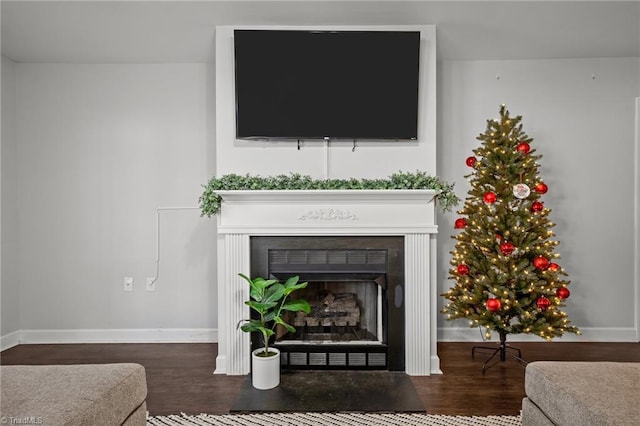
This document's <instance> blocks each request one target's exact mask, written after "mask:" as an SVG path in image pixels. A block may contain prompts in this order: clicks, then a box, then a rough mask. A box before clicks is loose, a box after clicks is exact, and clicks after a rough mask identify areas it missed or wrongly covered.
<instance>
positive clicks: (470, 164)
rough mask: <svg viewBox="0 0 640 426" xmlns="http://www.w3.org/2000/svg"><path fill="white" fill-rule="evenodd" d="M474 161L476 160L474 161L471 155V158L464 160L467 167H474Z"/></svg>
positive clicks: (474, 158)
mask: <svg viewBox="0 0 640 426" xmlns="http://www.w3.org/2000/svg"><path fill="white" fill-rule="evenodd" d="M476 161H478V160H477V159H476V157H474V156H473V155H472V156H471V157H467V159H466V160H465V163H466V164H467V166H469V167H473V166H475V165H476Z"/></svg>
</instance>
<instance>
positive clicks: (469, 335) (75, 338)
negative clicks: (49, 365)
mask: <svg viewBox="0 0 640 426" xmlns="http://www.w3.org/2000/svg"><path fill="white" fill-rule="evenodd" d="M478 330H479V329H477V328H470V327H469V328H463V327H440V328H438V341H439V342H481V341H482V335H481V334H480V332H479V331H478ZM581 331H582V335H580V336H576V335H575V334H572V333H566V334H565V335H564V336H562V337H560V338H556V339H554V342H637V341H638V337H637V336H638V330H636V329H635V328H633V327H628V328H597V327H592V328H588V327H587V328H581ZM493 334H494V336H493V340H495V339H496V338H497V334H496V333H493ZM509 340H510V341H512V342H542V341H544V340H542V339H541V338H540V337H538V336H534V335H530V334H519V335H514V336H509ZM217 341H218V329H215V328H195V329H193V328H169V329H115V330H110V329H100V330H19V331H14V332H12V333H9V334H6V335H4V336H0V351H4V350H6V349H9V348H12V347H14V346H17V345H19V344H54V343H215V342H217Z"/></svg>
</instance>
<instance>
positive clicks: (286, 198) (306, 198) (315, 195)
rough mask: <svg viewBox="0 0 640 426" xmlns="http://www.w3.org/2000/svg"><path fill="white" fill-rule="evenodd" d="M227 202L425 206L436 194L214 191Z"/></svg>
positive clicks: (403, 191) (404, 191)
mask: <svg viewBox="0 0 640 426" xmlns="http://www.w3.org/2000/svg"><path fill="white" fill-rule="evenodd" d="M216 193H217V194H218V195H220V196H221V197H222V199H223V200H224V201H226V202H228V203H246V202H250V203H260V202H267V203H271V202H291V203H307V202H310V201H311V202H318V201H325V202H326V201H351V202H372V201H373V202H382V203H384V202H387V203H395V202H398V201H418V202H423V203H429V202H431V201H432V200H433V198H434V197H435V196H436V195H437V194H438V191H435V190H430V189H335V190H333V189H332V190H329V189H319V190H318V189H287V190H278V189H273V190H271V189H268V190H233V191H227V190H222V191H216Z"/></svg>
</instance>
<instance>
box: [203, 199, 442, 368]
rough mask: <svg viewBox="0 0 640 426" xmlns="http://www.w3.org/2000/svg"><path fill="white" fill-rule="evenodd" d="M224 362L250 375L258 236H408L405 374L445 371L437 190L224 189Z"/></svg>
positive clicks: (220, 349) (218, 362) (220, 360)
mask: <svg viewBox="0 0 640 426" xmlns="http://www.w3.org/2000/svg"><path fill="white" fill-rule="evenodd" d="M218 194H219V195H220V196H221V197H222V208H221V210H220V212H219V214H218V327H219V340H218V357H217V358H216V370H215V373H216V374H228V375H244V374H248V373H249V371H250V356H249V353H250V339H249V335H248V334H247V333H243V332H242V331H240V330H238V329H237V328H236V326H237V324H238V322H239V321H240V320H242V319H245V318H248V317H249V308H248V307H247V306H246V305H245V304H244V301H245V300H248V298H249V288H248V286H247V284H246V282H245V281H244V280H242V279H241V278H240V277H239V276H238V273H240V272H242V273H245V274H249V273H251V271H250V270H249V269H250V237H252V236H263V235H265V236H311V235H326V236H339V235H344V236H351V235H353V236H381V235H387V236H388V235H396V236H402V237H404V251H405V253H404V256H405V267H404V268H405V270H404V273H405V293H404V303H405V371H406V373H407V374H409V375H414V376H423V375H430V374H440V373H441V371H440V360H439V358H438V354H437V333H436V323H437V321H436V320H437V318H436V317H437V307H436V301H437V289H436V233H437V226H436V223H435V195H436V194H437V192H436V191H431V190H291V191H279V190H265V191H219V192H218Z"/></svg>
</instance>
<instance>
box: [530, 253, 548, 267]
mask: <svg viewBox="0 0 640 426" xmlns="http://www.w3.org/2000/svg"><path fill="white" fill-rule="evenodd" d="M533 266H535V267H536V269H540V270H541V271H544V270H546V269H547V268H548V267H549V259H547V258H546V257H544V256H537V257H535V258H534V259H533Z"/></svg>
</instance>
